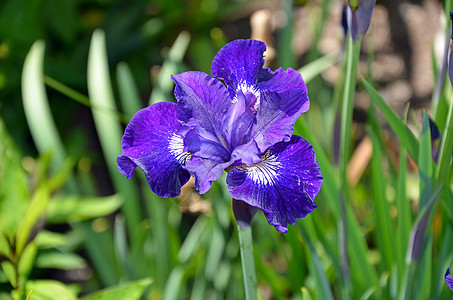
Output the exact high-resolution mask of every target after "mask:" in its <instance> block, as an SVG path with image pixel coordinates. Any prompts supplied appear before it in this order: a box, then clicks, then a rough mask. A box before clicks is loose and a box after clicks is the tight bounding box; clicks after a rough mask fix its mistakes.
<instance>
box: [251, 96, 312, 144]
mask: <svg viewBox="0 0 453 300" xmlns="http://www.w3.org/2000/svg"><path fill="white" fill-rule="evenodd" d="M260 101H261V102H260V105H259V107H258V111H257V116H256V119H257V124H256V126H255V128H254V130H253V133H252V136H253V138H254V139H255V141H256V142H257V144H258V147H259V148H260V150H261V152H264V151H265V150H266V149H267V148H269V147H270V146H272V145H274V144H276V143H278V142H281V141H289V140H290V138H291V135H292V133H293V131H294V123H295V122H296V120H297V118H298V117H299V116H300V115H301V114H302V113H303V112H306V111H307V110H308V108H309V107H310V101H309V100H308V95H307V93H306V90H303V89H292V90H288V91H285V92H282V93H275V92H271V91H264V92H262V93H261V100H260Z"/></svg>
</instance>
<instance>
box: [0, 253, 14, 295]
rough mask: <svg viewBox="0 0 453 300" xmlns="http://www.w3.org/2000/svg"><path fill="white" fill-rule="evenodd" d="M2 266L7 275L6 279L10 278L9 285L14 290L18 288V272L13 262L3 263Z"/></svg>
mask: <svg viewBox="0 0 453 300" xmlns="http://www.w3.org/2000/svg"><path fill="white" fill-rule="evenodd" d="M0 265H1V266H2V270H3V273H4V274H5V276H6V278H8V281H9V283H11V285H12V286H13V287H14V288H17V284H18V282H17V272H16V269H15V268H14V265H13V263H12V262H10V261H9V260H5V261H2V263H1V264H0Z"/></svg>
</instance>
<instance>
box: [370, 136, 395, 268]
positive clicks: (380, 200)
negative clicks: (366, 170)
mask: <svg viewBox="0 0 453 300" xmlns="http://www.w3.org/2000/svg"><path fill="white" fill-rule="evenodd" d="M370 136H371V140H372V141H373V157H372V159H371V180H372V184H373V197H372V198H373V200H374V207H375V210H376V217H377V230H376V231H377V232H376V236H377V240H378V245H379V248H380V253H381V254H382V262H383V270H387V271H390V270H391V268H392V264H393V261H394V255H393V254H394V249H393V245H394V242H393V239H392V236H393V232H394V231H393V228H392V227H393V226H392V225H393V221H392V219H391V217H390V208H389V202H388V201H387V199H386V197H385V190H386V183H385V181H384V178H385V177H386V176H385V173H384V170H383V168H382V153H381V148H380V145H381V143H380V142H379V141H378V139H377V137H376V135H375V134H374V133H373V132H372V131H370Z"/></svg>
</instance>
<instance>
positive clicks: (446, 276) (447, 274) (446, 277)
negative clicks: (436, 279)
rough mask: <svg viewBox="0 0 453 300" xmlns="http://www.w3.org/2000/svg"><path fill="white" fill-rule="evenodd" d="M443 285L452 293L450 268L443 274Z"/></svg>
mask: <svg viewBox="0 0 453 300" xmlns="http://www.w3.org/2000/svg"><path fill="white" fill-rule="evenodd" d="M445 283H446V284H447V285H448V287H449V288H450V290H451V291H452V292H453V276H452V275H451V274H450V268H447V271H446V272H445ZM452 299H453V298H452Z"/></svg>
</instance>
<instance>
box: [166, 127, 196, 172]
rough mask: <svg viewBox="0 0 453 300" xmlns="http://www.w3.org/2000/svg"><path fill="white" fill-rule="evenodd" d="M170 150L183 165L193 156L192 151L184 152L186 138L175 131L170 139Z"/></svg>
mask: <svg viewBox="0 0 453 300" xmlns="http://www.w3.org/2000/svg"><path fill="white" fill-rule="evenodd" d="M168 150H169V151H170V153H171V154H173V156H174V157H175V158H176V160H177V161H178V163H180V164H181V165H183V166H184V165H185V164H186V163H187V161H188V160H189V159H190V158H191V157H192V154H191V153H190V152H184V140H183V139H182V137H181V136H180V135H177V134H176V133H173V134H172V135H171V136H170V138H169V139H168Z"/></svg>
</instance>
